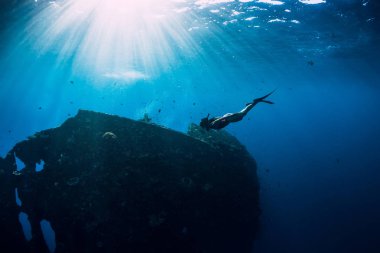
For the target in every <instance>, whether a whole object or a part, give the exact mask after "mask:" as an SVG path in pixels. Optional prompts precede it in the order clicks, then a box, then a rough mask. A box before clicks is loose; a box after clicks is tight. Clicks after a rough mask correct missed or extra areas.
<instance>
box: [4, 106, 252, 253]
mask: <svg viewBox="0 0 380 253" xmlns="http://www.w3.org/2000/svg"><path fill="white" fill-rule="evenodd" d="M191 129H192V131H190V133H189V134H190V135H192V136H194V137H192V136H190V135H186V134H183V133H179V132H175V131H172V130H169V129H166V128H163V127H160V126H157V125H153V124H149V123H147V122H141V121H134V120H130V119H126V118H121V117H117V116H111V115H106V114H101V113H95V112H90V111H79V113H78V114H77V115H76V116H75V117H74V118H70V119H68V120H67V121H65V122H64V123H63V124H62V126H60V127H58V128H54V129H49V130H45V131H42V132H39V133H36V134H35V135H34V136H33V137H32V138H29V139H28V140H26V141H23V142H20V143H18V144H17V145H16V146H15V147H14V148H13V149H12V150H11V151H10V152H9V153H8V155H7V157H6V158H5V159H4V160H1V161H0V165H1V167H0V190H1V197H0V202H1V206H2V210H1V211H0V215H2V216H1V219H0V227H1V230H2V235H4V236H5V237H4V238H2V239H4V240H6V241H8V245H7V247H8V246H9V245H14V244H15V243H18V245H14V248H13V249H8V248H4V247H5V246H3V245H5V244H0V249H1V252H16V251H17V248H16V247H20V249H21V251H17V252H28V251H30V252H41V253H42V252H48V249H47V247H46V246H45V244H44V241H43V237H42V232H41V229H40V221H41V220H43V219H46V220H48V221H49V222H50V223H51V226H52V228H53V229H54V231H55V238H56V251H55V252H57V253H60V252H82V253H85V252H91V253H93V252H131V253H135V252H136V253H139V252H147V253H148V252H152V253H153V252H166V253H171V252H176V253H178V252H183V253H186V252H189V253H190V252H191V253H195V252H215V253H216V252H218V253H222V252H226V253H227V252H239V253H245V252H246V253H248V252H251V248H252V242H253V240H254V236H255V232H256V230H257V223H258V216H259V206H258V190H259V189H258V182H257V176H256V164H255V162H254V160H253V159H252V158H251V157H250V155H249V154H248V152H247V151H246V150H245V148H244V147H243V146H242V145H241V144H239V143H238V141H237V140H236V139H233V137H231V136H228V134H227V133H225V132H221V133H219V134H218V133H217V132H212V133H206V132H201V131H202V129H198V128H197V127H196V126H195V125H194V126H192V128H191ZM194 133H195V134H194ZM210 134H212V136H211V137H209V136H210ZM203 135H204V136H203ZM202 138H206V140H203V139H202ZM218 138H220V139H221V141H218ZM207 139H212V140H211V141H210V140H209V141H207ZM229 140H232V142H230V141H229ZM16 157H17V159H20V160H21V161H22V162H23V163H24V164H25V168H24V169H22V170H21V171H18V172H17V173H12V172H13V171H15V170H16ZM36 164H39V165H38V166H41V164H43V168H41V167H40V168H39V169H37V170H36V168H37V167H36V166H37V165H36ZM16 187H17V189H18V195H19V197H20V199H21V201H22V205H21V207H19V206H17V205H16V203H15V200H14V192H15V190H14V189H15V188H16ZM20 211H22V212H25V213H26V214H28V215H29V221H30V223H31V226H32V235H33V237H32V239H31V241H30V242H26V241H25V239H24V238H23V237H22V230H21V226H20V225H19V224H18V220H17V219H18V213H19V212H20ZM15 249H16V250H15Z"/></svg>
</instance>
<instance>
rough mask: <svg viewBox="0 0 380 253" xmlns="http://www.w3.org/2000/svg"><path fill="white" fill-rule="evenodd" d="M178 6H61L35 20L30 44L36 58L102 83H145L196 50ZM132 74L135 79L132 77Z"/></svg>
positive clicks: (123, 0)
mask: <svg viewBox="0 0 380 253" xmlns="http://www.w3.org/2000/svg"><path fill="white" fill-rule="evenodd" d="M180 4H181V1H178V0H63V1H53V2H50V3H49V5H47V6H46V7H45V8H44V9H42V10H41V11H40V12H38V13H37V14H36V15H34V17H33V19H32V22H31V23H30V26H29V28H28V31H29V33H30V34H29V35H30V36H29V38H31V40H32V41H33V43H35V45H36V47H35V49H36V50H37V51H39V53H40V54H44V53H46V52H49V53H54V54H57V57H58V59H59V63H60V64H64V63H65V62H66V61H71V62H72V64H73V68H74V69H75V70H78V69H85V70H86V71H88V72H91V73H96V74H98V75H101V76H103V77H104V78H116V77H119V78H122V79H125V81H127V82H128V81H135V80H137V79H146V78H149V76H151V75H154V74H155V73H157V72H159V71H162V70H164V69H165V68H169V67H170V66H171V65H173V64H175V54H176V50H178V49H180V50H182V52H181V53H185V54H191V53H192V51H193V50H195V47H194V45H192V44H193V43H192V42H191V39H190V36H189V34H188V31H187V28H185V27H184V26H183V25H182V18H183V16H184V15H185V14H186V13H185V12H179V11H176V10H178V8H180V6H179V7H178V5H180ZM131 73H133V75H132V74H131Z"/></svg>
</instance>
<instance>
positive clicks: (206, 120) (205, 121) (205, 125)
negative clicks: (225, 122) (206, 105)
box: [199, 114, 210, 130]
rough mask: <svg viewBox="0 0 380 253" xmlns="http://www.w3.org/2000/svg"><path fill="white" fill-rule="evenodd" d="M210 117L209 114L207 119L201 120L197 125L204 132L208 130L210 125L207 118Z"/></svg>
mask: <svg viewBox="0 0 380 253" xmlns="http://www.w3.org/2000/svg"><path fill="white" fill-rule="evenodd" d="M209 116H210V114H208V115H207V117H205V118H203V119H201V122H200V123H199V125H200V126H201V127H202V128H206V130H209V129H210V124H209V122H210V121H209V119H208V117H209Z"/></svg>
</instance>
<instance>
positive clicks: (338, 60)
mask: <svg viewBox="0 0 380 253" xmlns="http://www.w3.org/2000/svg"><path fill="white" fill-rule="evenodd" d="M0 7H1V14H0V22H1V26H0V36H1V40H0V55H1V57H0V69H1V72H0V105H1V110H0V118H1V124H0V155H1V156H4V155H5V154H6V152H7V151H8V150H10V149H11V148H12V147H13V145H15V144H16V143H17V142H19V141H21V140H23V139H25V138H26V137H27V136H29V135H32V134H33V133H34V132H36V131H39V130H42V129H47V128H51V127H56V126H58V125H60V124H61V123H62V122H63V121H64V120H66V119H67V118H68V117H71V116H74V115H75V114H76V113H77V111H78V109H89V110H94V111H99V112H105V113H110V114H117V115H120V116H124V117H129V118H132V119H140V118H142V117H143V115H144V113H148V115H149V116H150V117H151V118H152V120H153V122H155V123H157V124H160V125H163V126H166V127H169V128H172V129H176V130H178V131H182V132H185V131H186V130H187V126H188V124H189V123H191V122H195V123H199V121H200V119H201V118H202V117H205V116H206V115H207V113H210V114H211V115H212V116H218V115H222V114H225V113H227V112H235V111H239V110H241V109H242V108H243V107H244V106H245V104H246V103H247V102H250V101H252V99H253V98H256V97H260V96H263V95H265V94H267V93H268V92H270V91H272V90H273V89H277V90H276V92H275V93H274V94H273V95H272V96H271V100H272V101H274V102H275V104H274V105H267V104H259V105H258V106H257V107H255V108H254V109H253V110H252V111H251V112H250V113H249V114H248V115H247V117H246V118H245V119H243V120H242V121H241V122H238V123H234V124H232V125H229V126H228V127H227V128H226V130H227V131H229V132H230V133H232V134H233V135H235V136H236V137H237V138H238V139H239V140H240V141H241V142H242V143H243V144H244V145H245V146H246V147H247V149H248V150H249V151H250V153H251V154H252V155H253V156H254V157H255V159H256V160H257V162H258V167H259V168H258V173H259V177H260V182H261V205H262V211H263V214H262V217H261V223H262V227H261V231H260V234H259V238H258V239H257V240H256V242H255V252H292V253H294V252H378V250H379V249H380V244H379V242H378V238H379V236H380V233H379V231H378V227H379V225H380V218H379V212H380V197H379V196H380V195H379V194H378V193H379V190H380V186H379V183H378V182H379V180H380V172H379V167H380V166H379V164H380V144H379V143H380V142H379V140H380V119H379V112H378V109H379V108H380V99H379V95H380V86H379V80H380V78H379V77H380V73H379V71H380V63H379V61H378V59H379V46H378V44H379V27H380V26H379V13H380V7H379V4H378V3H376V2H375V1H373V0H372V1H371V0H366V1H361V0H339V1H338V0H336V1H328V0H327V1H318V0H315V1H313V0H310V1H306V0H304V1H297V0H289V1H285V0H284V1H269V0H268V1H263V0H261V1H249V0H245V1H233V0H231V1H229V0H219V1H218V0H214V1H212V0H209V1H207V0H199V1H192V0H188V1H186V0H184V1H149V0H145V1H141V0H140V1H121V0H112V1H111V0H110V1H103V2H101V1H95V0H94V1H85V0H77V1H71V0H66V1H13V2H11V3H9V2H1V4H0Z"/></svg>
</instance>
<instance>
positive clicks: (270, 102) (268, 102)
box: [253, 90, 276, 105]
mask: <svg viewBox="0 0 380 253" xmlns="http://www.w3.org/2000/svg"><path fill="white" fill-rule="evenodd" d="M275 91H276V90H273V91H272V92H270V93H269V94H267V95H265V96H264V97H261V98H256V99H254V100H253V103H255V104H257V103H260V102H263V103H267V104H272V105H273V104H274V103H273V102H272V101H269V100H265V99H266V98H267V97H269V96H270V95H272V93H273V92H275Z"/></svg>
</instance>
